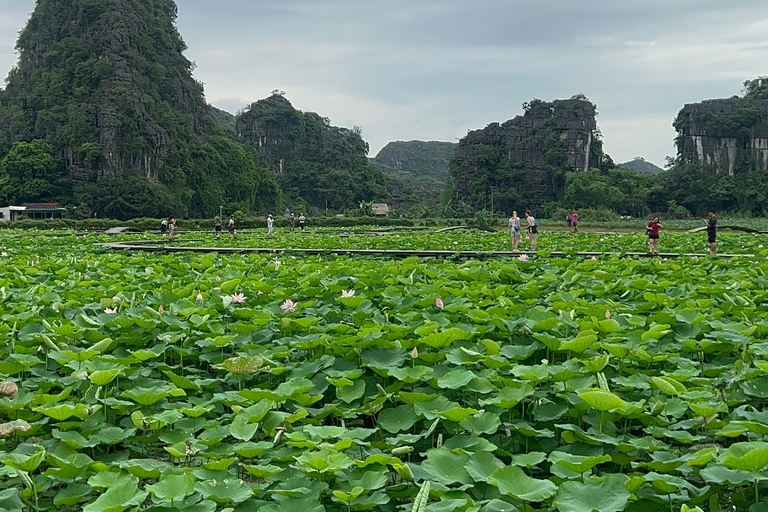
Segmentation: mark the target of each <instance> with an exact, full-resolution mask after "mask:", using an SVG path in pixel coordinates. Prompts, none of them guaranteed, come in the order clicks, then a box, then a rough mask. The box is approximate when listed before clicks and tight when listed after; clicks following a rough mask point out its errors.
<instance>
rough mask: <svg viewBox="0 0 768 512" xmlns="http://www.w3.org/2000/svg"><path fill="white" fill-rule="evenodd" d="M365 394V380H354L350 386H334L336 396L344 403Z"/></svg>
mask: <svg viewBox="0 0 768 512" xmlns="http://www.w3.org/2000/svg"><path fill="white" fill-rule="evenodd" d="M364 394H365V381H363V380H356V381H354V383H353V384H352V385H351V386H344V387H341V388H336V396H337V397H338V398H339V400H341V401H342V402H344V403H351V402H354V401H355V400H357V399H358V398H362V396H363V395H364Z"/></svg>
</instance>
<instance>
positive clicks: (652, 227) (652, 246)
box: [645, 217, 663, 254]
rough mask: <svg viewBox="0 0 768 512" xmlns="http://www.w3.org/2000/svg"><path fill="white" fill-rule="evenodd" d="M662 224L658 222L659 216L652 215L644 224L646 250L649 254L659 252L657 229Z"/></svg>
mask: <svg viewBox="0 0 768 512" xmlns="http://www.w3.org/2000/svg"><path fill="white" fill-rule="evenodd" d="M660 228H663V226H662V225H661V224H660V223H659V218H658V217H654V218H653V220H652V221H650V222H649V223H648V224H646V226H645V231H646V232H647V233H648V252H649V253H650V254H659V229H660Z"/></svg>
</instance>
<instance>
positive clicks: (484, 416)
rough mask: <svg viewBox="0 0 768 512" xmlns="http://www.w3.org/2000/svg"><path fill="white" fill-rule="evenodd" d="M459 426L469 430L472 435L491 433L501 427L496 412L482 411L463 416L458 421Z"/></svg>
mask: <svg viewBox="0 0 768 512" xmlns="http://www.w3.org/2000/svg"><path fill="white" fill-rule="evenodd" d="M459 426H461V428H463V429H464V430H467V431H469V432H470V433H471V434H472V435H479V434H486V435H493V434H495V433H496V432H497V431H498V430H499V428H500V427H501V419H500V418H499V415H498V414H494V413H492V412H482V413H478V414H475V415H473V416H469V417H467V418H464V419H463V420H461V421H460V422H459Z"/></svg>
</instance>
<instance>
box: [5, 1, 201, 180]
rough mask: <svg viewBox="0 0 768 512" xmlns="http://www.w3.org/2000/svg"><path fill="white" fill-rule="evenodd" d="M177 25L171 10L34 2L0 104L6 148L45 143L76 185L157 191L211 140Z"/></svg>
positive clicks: (162, 4)
mask: <svg viewBox="0 0 768 512" xmlns="http://www.w3.org/2000/svg"><path fill="white" fill-rule="evenodd" d="M175 20H176V4H175V2H173V1H172V0H104V1H101V2H93V1H91V0H67V1H54V0H38V1H37V5H36V7H35V11H34V13H33V14H32V16H31V17H30V19H29V23H28V24H27V26H26V28H24V30H23V31H22V32H21V34H20V36H19V40H18V43H17V49H18V51H19V54H20V59H19V63H18V66H17V67H16V68H15V69H14V70H13V71H11V73H10V74H9V76H8V79H7V87H6V89H5V90H4V91H2V94H0V103H1V104H2V111H0V130H2V131H4V132H5V137H6V138H7V141H9V142H13V141H17V140H29V139H32V138H42V139H44V140H46V142H48V143H49V144H50V145H51V147H52V149H53V151H54V153H55V154H56V155H57V156H60V157H61V158H62V159H63V160H64V162H65V166H66V174H67V177H69V178H71V179H73V180H74V181H95V180H98V179H101V178H119V177H121V176H122V175H123V174H124V173H126V172H132V173H134V174H139V175H141V176H144V177H146V178H147V179H149V180H150V181H162V178H163V168H164V165H165V164H166V162H167V161H168V160H169V159H171V158H172V157H173V156H174V155H175V154H176V153H177V152H179V151H180V150H183V149H184V148H185V147H186V146H187V145H188V144H190V143H191V142H193V141H194V142H197V137H198V136H200V135H203V134H208V133H211V132H212V131H213V130H214V121H213V118H212V116H211V113H210V109H209V107H208V106H207V105H206V103H205V100H204V97H203V89H202V85H201V84H199V83H198V82H196V81H195V80H194V79H193V78H192V75H191V70H192V64H191V62H190V61H189V60H187V59H186V58H185V57H184V56H183V54H182V52H183V51H184V50H185V49H186V46H185V45H184V42H183V41H182V39H181V36H180V35H179V33H178V31H177V30H176V27H175Z"/></svg>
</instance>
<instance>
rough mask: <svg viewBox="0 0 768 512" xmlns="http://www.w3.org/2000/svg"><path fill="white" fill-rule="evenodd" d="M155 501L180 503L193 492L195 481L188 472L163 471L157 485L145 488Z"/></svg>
mask: <svg viewBox="0 0 768 512" xmlns="http://www.w3.org/2000/svg"><path fill="white" fill-rule="evenodd" d="M145 489H146V490H147V491H149V492H150V494H152V496H154V497H155V498H157V499H161V500H172V501H180V500H182V499H184V498H185V497H186V496H189V495H190V494H192V493H193V492H194V490H195V479H194V477H193V476H192V473H191V472H189V471H181V472H178V471H177V470H165V471H163V473H162V475H161V476H160V480H158V482H157V483H155V484H152V485H148V486H146V488H145Z"/></svg>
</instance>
